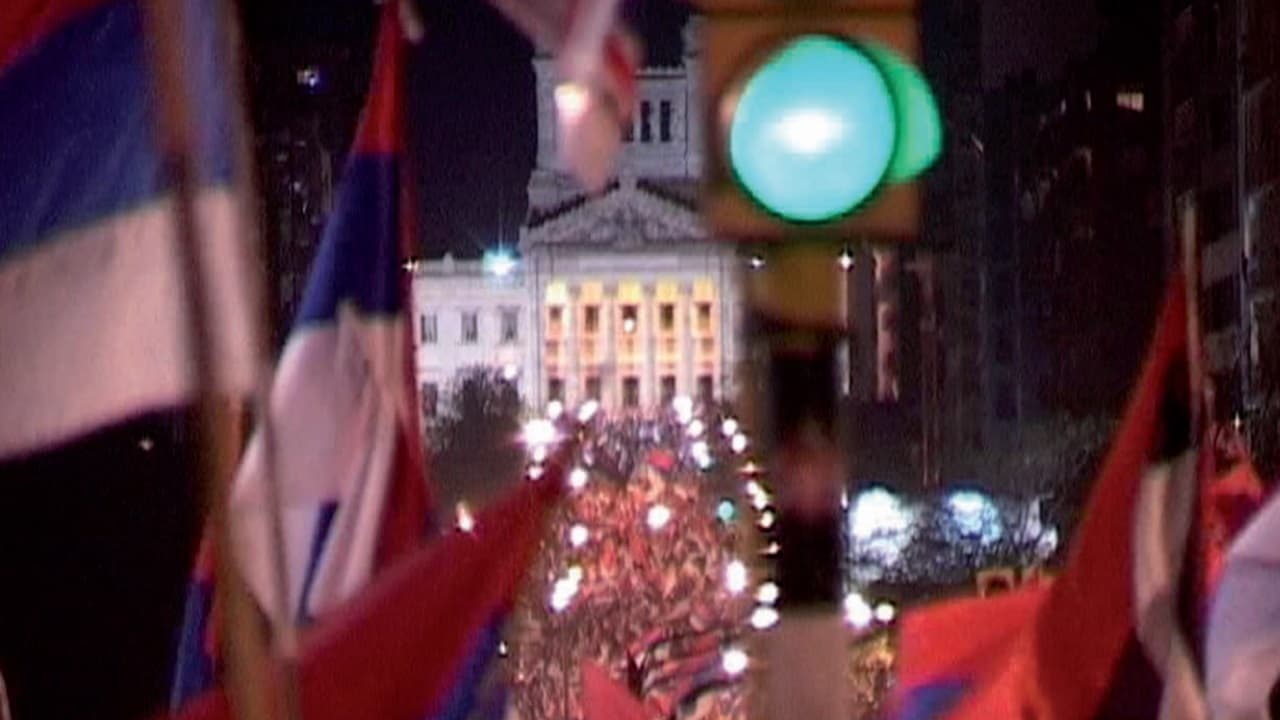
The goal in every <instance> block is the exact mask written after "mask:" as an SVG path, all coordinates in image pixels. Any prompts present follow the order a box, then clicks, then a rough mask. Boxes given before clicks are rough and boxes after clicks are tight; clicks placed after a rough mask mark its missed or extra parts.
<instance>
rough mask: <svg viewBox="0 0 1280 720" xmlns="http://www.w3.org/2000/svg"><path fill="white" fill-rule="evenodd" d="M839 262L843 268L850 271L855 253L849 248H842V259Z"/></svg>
mask: <svg viewBox="0 0 1280 720" xmlns="http://www.w3.org/2000/svg"><path fill="white" fill-rule="evenodd" d="M837 262H839V263H840V269H841V270H844V271H845V272H848V271H849V270H851V269H852V268H853V253H851V252H849V251H848V250H842V251H841V252H840V259H839V260H838V261H837Z"/></svg>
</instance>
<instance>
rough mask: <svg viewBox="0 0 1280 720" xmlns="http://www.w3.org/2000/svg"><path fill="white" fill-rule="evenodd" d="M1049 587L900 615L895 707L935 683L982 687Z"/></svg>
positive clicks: (964, 600) (1026, 589)
mask: <svg viewBox="0 0 1280 720" xmlns="http://www.w3.org/2000/svg"><path fill="white" fill-rule="evenodd" d="M1049 587H1050V586H1049V585H1043V584H1040V585H1029V586H1025V587H1022V588H1019V589H1018V590H1015V591H1013V592H1010V593H1005V594H1002V595H996V596H994V597H990V598H962V599H957V600H950V601H946V602H942V603H938V604H936V605H931V606H929V607H927V608H922V609H920V610H916V611H913V612H908V613H907V614H906V615H905V616H903V619H902V622H901V624H900V625H899V629H898V683H897V685H896V687H895V690H894V695H895V699H894V704H895V705H898V706H899V707H900V706H901V705H902V703H903V702H904V700H905V695H906V694H907V693H909V692H911V691H912V690H914V689H915V688H918V687H922V686H925V685H928V684H929V683H933V682H936V681H939V680H947V679H967V680H968V681H970V682H973V683H975V684H981V683H982V682H983V680H984V679H986V678H992V677H994V676H995V675H996V674H997V671H998V670H999V668H997V667H995V665H994V663H995V661H997V660H999V659H1003V658H1004V657H1005V656H1006V655H1007V653H1008V651H1009V650H1011V649H1012V648H1013V646H1014V644H1015V641H1016V640H1017V638H1018V635H1019V634H1020V633H1022V632H1023V631H1025V629H1026V628H1027V627H1029V626H1030V624H1031V622H1032V621H1033V620H1034V616H1035V613H1036V611H1038V610H1039V609H1040V606H1041V605H1042V604H1043V603H1044V600H1045V598H1046V597H1048V595H1049Z"/></svg>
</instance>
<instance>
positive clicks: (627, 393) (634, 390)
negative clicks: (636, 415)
mask: <svg viewBox="0 0 1280 720" xmlns="http://www.w3.org/2000/svg"><path fill="white" fill-rule="evenodd" d="M622 407H624V408H627V409H634V408H638V407H640V378H637V377H625V378H622Z"/></svg>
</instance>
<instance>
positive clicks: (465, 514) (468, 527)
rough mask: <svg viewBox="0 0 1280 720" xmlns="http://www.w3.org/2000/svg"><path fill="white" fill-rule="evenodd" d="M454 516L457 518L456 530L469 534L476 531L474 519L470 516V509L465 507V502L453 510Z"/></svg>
mask: <svg viewBox="0 0 1280 720" xmlns="http://www.w3.org/2000/svg"><path fill="white" fill-rule="evenodd" d="M455 514H456V516H457V518H458V521H457V522H458V530H460V531H462V532H464V533H469V532H472V531H473V530H475V529H476V519H475V517H474V516H472V514H471V508H470V507H467V504H466V503H465V502H460V503H458V506H457V507H456V508H455Z"/></svg>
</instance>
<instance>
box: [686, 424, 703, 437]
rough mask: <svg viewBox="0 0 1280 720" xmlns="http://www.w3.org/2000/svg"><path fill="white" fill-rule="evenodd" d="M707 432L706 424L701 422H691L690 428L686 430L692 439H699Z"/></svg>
mask: <svg viewBox="0 0 1280 720" xmlns="http://www.w3.org/2000/svg"><path fill="white" fill-rule="evenodd" d="M706 430H707V426H706V423H704V422H702V421H701V420H692V421H690V422H689V427H688V428H686V429H685V434H687V435H688V436H689V437H691V438H698V437H702V433H704V432H706Z"/></svg>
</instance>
